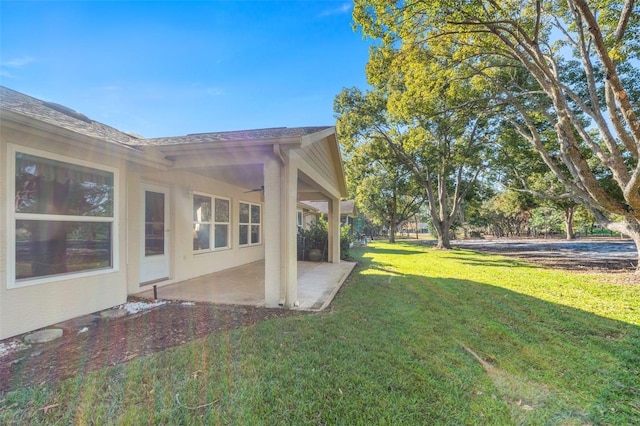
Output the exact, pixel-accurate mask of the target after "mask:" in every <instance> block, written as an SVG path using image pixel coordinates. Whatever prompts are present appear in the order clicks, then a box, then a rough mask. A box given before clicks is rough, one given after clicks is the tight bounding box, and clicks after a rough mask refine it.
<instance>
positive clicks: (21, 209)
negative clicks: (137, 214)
mask: <svg viewBox="0 0 640 426" xmlns="http://www.w3.org/2000/svg"><path fill="white" fill-rule="evenodd" d="M113 185H114V178H113V173H111V172H106V171H103V170H97V169H92V168H89V167H84V166H79V165H76V164H71V163H65V162H62V161H56V160H50V159H48V158H41V157H36V156H33V155H28V154H24V153H21V152H17V153H16V187H15V209H16V212H18V213H42V214H59V215H72V216H100V217H112V216H113Z"/></svg>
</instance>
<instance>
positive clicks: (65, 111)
mask: <svg viewBox="0 0 640 426" xmlns="http://www.w3.org/2000/svg"><path fill="white" fill-rule="evenodd" d="M0 107H1V108H2V109H4V110H8V111H12V112H15V113H17V114H20V115H24V116H27V117H31V118H35V119H36V120H40V121H43V122H45V123H49V124H53V125H55V126H58V127H62V128H64V129H67V130H71V131H73V132H76V133H80V134H82V135H86V136H91V137H94V138H97V139H100V140H104V141H106V142H110V143H114V144H118V145H129V146H133V145H138V142H137V141H138V139H137V138H136V137H134V136H131V135H129V134H127V133H124V132H121V131H120V130H117V129H115V128H113V127H111V126H107V125H106V124H102V123H99V122H97V121H93V120H91V119H90V118H88V117H87V116H85V115H83V114H80V113H79V112H76V111H74V110H72V109H71V108H67V107H65V106H62V105H58V104H55V103H52V102H45V101H41V100H40V99H36V98H32V97H31V96H27V95H25V94H23V93H20V92H16V91H15V90H12V89H9V88H7V87H4V86H0Z"/></svg>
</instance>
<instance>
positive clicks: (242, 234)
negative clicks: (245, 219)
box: [238, 225, 249, 246]
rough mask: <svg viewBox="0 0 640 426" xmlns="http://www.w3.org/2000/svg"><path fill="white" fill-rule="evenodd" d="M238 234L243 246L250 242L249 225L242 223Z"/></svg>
mask: <svg viewBox="0 0 640 426" xmlns="http://www.w3.org/2000/svg"><path fill="white" fill-rule="evenodd" d="M238 235H239V239H238V242H239V243H240V245H241V246H244V245H247V244H249V225H240V228H239V232H238Z"/></svg>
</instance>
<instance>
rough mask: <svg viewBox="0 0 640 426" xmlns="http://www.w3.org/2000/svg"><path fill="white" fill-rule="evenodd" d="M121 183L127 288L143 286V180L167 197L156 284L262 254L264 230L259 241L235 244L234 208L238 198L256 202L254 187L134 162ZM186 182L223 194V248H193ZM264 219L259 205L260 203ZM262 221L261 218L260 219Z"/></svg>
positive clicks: (136, 290)
mask: <svg viewBox="0 0 640 426" xmlns="http://www.w3.org/2000/svg"><path fill="white" fill-rule="evenodd" d="M129 177H130V179H129V181H128V185H127V192H128V197H127V205H128V211H127V235H128V241H127V250H128V254H127V258H128V265H129V267H128V274H127V282H128V292H129V294H135V293H139V292H140V291H143V290H146V289H148V287H147V286H143V285H141V284H140V279H139V276H140V258H141V256H142V253H141V251H142V250H141V244H142V229H141V227H142V218H143V213H142V209H143V208H144V206H143V202H142V199H143V196H144V195H143V184H151V185H158V186H163V187H166V188H169V190H170V192H169V194H170V195H169V200H170V201H169V203H170V222H169V224H168V225H169V229H170V232H169V235H170V253H171V259H170V266H169V279H168V280H164V281H160V282H156V283H154V284H156V285H157V286H159V287H161V286H164V285H168V284H172V283H175V282H179V281H183V280H186V279H189V278H194V277H198V276H202V275H206V274H210V273H213V272H218V271H221V270H223V269H228V268H232V267H235V266H239V265H243V264H246V263H250V262H255V261H257V260H261V259H264V230H263V238H262V240H263V241H262V244H260V245H255V246H249V247H240V246H239V244H238V210H239V203H240V202H241V201H244V202H251V203H254V204H260V205H262V201H261V195H260V193H258V192H254V193H245V192H244V191H245V189H243V188H239V187H237V186H233V185H229V184H227V183H224V182H220V181H217V180H214V179H210V178H207V177H204V176H200V175H197V174H194V173H191V172H186V171H172V170H166V171H157V170H152V169H146V170H145V169H143V168H136V171H135V172H131V173H130V176H129ZM187 188H188V189H189V190H190V191H193V192H195V193H202V194H206V195H211V196H219V197H223V198H229V199H230V200H231V224H230V242H231V247H230V248H229V249H222V250H216V251H211V252H207V253H194V252H193V199H192V196H191V195H189V194H188V191H187ZM262 214H263V219H264V206H263V205H262ZM263 222H264V220H263Z"/></svg>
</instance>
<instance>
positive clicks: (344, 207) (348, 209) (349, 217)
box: [303, 200, 359, 232]
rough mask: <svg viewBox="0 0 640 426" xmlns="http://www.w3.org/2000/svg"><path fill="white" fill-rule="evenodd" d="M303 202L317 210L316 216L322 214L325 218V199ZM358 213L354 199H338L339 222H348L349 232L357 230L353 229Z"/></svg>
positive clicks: (326, 206) (344, 223)
mask: <svg viewBox="0 0 640 426" xmlns="http://www.w3.org/2000/svg"><path fill="white" fill-rule="evenodd" d="M303 204H304V205H305V206H306V207H308V208H310V209H313V211H315V212H317V215H318V216H322V217H324V218H325V219H326V218H327V217H328V216H327V215H328V213H329V203H328V202H327V201H305V202H304V203H303ZM358 214H359V211H358V208H357V206H356V202H355V200H343V201H340V223H341V224H343V225H346V224H348V225H349V226H350V228H351V232H354V231H357V230H354V223H355V222H356V219H357V218H358Z"/></svg>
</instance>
